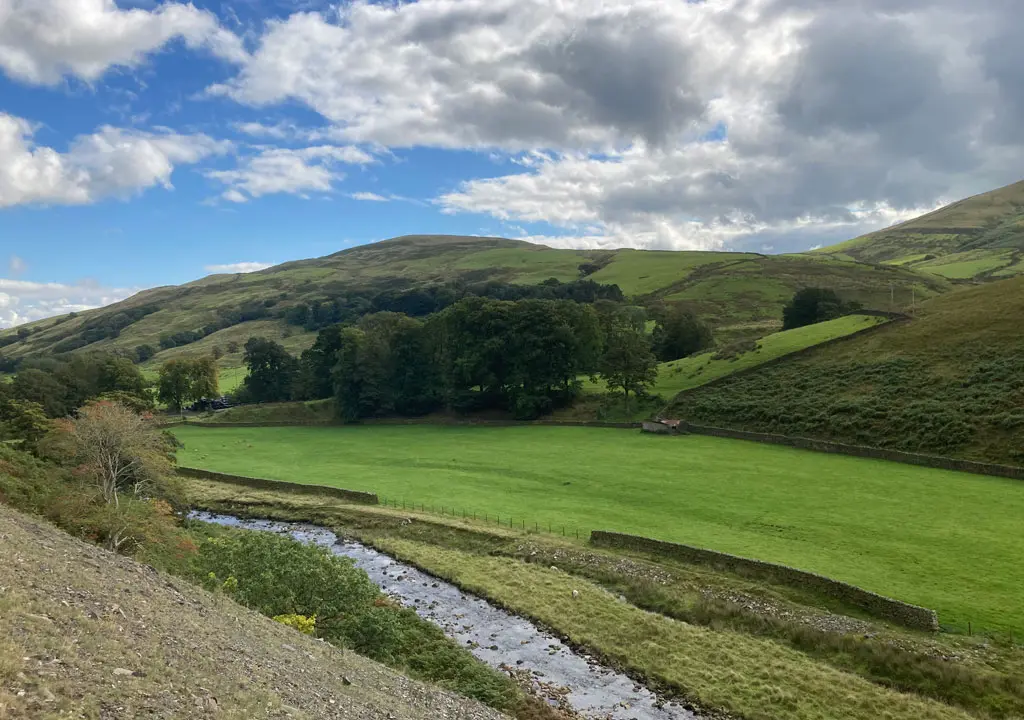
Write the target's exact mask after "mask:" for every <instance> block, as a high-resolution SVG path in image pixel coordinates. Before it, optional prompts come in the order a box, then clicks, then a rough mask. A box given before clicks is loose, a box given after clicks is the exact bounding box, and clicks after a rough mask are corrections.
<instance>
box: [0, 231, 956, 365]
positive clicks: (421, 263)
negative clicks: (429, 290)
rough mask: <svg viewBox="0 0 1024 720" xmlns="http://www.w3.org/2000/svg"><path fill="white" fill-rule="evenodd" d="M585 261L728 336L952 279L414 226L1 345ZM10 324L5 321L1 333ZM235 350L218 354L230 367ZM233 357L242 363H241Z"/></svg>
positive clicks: (18, 347)
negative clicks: (113, 319) (798, 305)
mask: <svg viewBox="0 0 1024 720" xmlns="http://www.w3.org/2000/svg"><path fill="white" fill-rule="evenodd" d="M584 262H597V263H599V264H600V263H604V266H603V267H602V268H601V269H600V270H598V271H597V272H595V273H594V274H593V275H591V276H590V277H591V278H592V279H594V280H595V281H598V282H605V283H618V284H619V286H620V287H621V288H622V290H623V292H625V293H627V294H629V295H645V296H654V297H665V298H667V299H669V300H671V301H673V302H686V303H688V304H689V305H690V306H691V307H693V309H694V310H696V311H697V312H699V313H700V314H701V315H703V316H705V317H707V318H709V319H711V320H712V321H714V322H715V323H716V324H717V325H718V326H719V328H720V330H721V334H722V336H723V337H728V336H730V335H731V334H737V333H738V334H745V335H750V334H756V335H760V334H764V332H770V331H771V329H773V326H776V325H775V324H776V323H777V321H778V318H779V317H780V316H781V308H782V305H783V304H784V303H785V301H786V300H787V299H788V298H789V297H791V296H792V294H793V292H794V291H795V290H796V289H799V288H801V287H805V286H807V285H826V286H829V287H834V288H836V289H837V290H838V291H839V292H840V293H841V294H843V295H844V296H846V297H848V298H850V299H856V300H859V301H861V302H863V303H864V304H865V305H866V306H867V307H873V308H882V309H887V308H888V306H889V292H890V291H889V288H890V284H894V286H895V287H896V289H897V295H898V297H897V304H900V305H902V304H904V303H908V302H909V300H910V297H911V290H912V289H913V290H914V291H915V292H916V293H917V297H918V298H919V299H920V298H923V297H927V296H930V295H934V294H937V293H941V292H944V291H946V290H948V289H949V285H948V284H947V283H946V282H945V281H944V280H942V279H940V278H936V277H934V276H930V275H927V274H922V273H915V272H914V271H911V270H906V269H903V268H896V267H881V266H869V265H864V264H860V263H854V262H848V261H844V260H838V259H833V258H825V257H814V256H758V255H750V254H739V253H714V252H657V251H638V250H617V251H582V250H555V249H552V248H548V247H544V246H540V245H533V244H530V243H526V242H522V241H518V240H505V239H500V238H473V237H458V236H413V237H407V238H398V239H395V240H389V241H384V242H380V243H375V244H372V245H366V246H360V247H356V248H352V249H349V250H346V251H343V252H340V253H337V254H335V255H330V256H327V257H324V258H318V259H315V260H303V261H298V262H292V263H286V264H284V265H279V266H277V267H275V268H270V269H268V270H264V271H261V272H258V273H250V274H246V275H214V276H210V277H207V278H203V279H202V280H198V281H196V282H193V283H189V284H187V285H182V286H179V287H164V288H156V289H153V290H147V291H145V292H142V293H139V294H138V295H136V296H134V297H132V298H130V299H128V300H126V301H124V302H123V303H119V304H117V305H114V306H110V307H108V308H103V309H100V310H92V311H88V312H83V313H80V314H79V315H78V316H76V317H74V318H70V317H68V316H65V317H64V318H61V319H50V320H44V321H40V322H38V323H34V324H32V325H30V326H29V327H30V328H33V329H36V332H35V334H33V335H32V336H31V337H29V338H28V339H27V340H25V341H22V342H18V343H15V344H13V345H11V346H9V347H7V348H4V349H3V353H4V354H5V355H8V356H11V357H23V356H33V355H42V354H46V353H47V352H49V351H50V350H51V348H52V346H53V345H55V344H56V343H57V342H59V341H60V340H62V339H64V338H65V337H68V336H69V335H73V334H74V333H75V332H77V331H79V330H80V329H81V328H82V326H83V325H84V324H85V323H86V322H87V321H89V320H90V319H95V318H98V317H100V316H102V315H104V314H107V313H116V312H118V311H119V310H120V309H122V308H130V307H139V306H143V305H147V304H150V303H154V304H156V305H158V306H159V307H160V308H161V309H160V311H158V312H155V313H153V314H151V315H148V316H146V317H144V318H142V319H141V320H139V321H137V322H136V323H134V324H132V325H130V326H128V327H127V328H125V329H124V330H123V331H122V332H121V334H120V335H119V336H118V337H117V338H113V339H108V340H102V341H100V342H97V343H94V344H92V345H89V346H87V347H88V348H95V349H131V348H134V347H135V346H136V345H140V344H151V345H154V346H158V343H159V339H160V336H161V335H162V334H165V333H173V332H178V331H183V330H194V329H197V328H200V327H202V326H203V325H206V324H208V323H210V322H212V321H214V320H215V319H216V317H217V310H218V309H222V308H227V309H230V308H237V307H238V306H240V305H241V304H242V303H243V302H247V301H260V302H268V303H271V304H272V305H271V311H272V312H278V311H281V310H282V309H284V308H287V307H289V306H291V305H294V304H296V303H298V302H302V301H308V300H314V299H323V298H325V297H327V296H330V295H332V294H336V293H338V292H341V291H344V290H352V289H358V288H377V289H380V288H385V287H397V286H403V285H404V286H409V285H416V284H424V283H435V282H443V281H448V280H454V279H462V280H465V281H468V282H473V281H479V280H487V279H496V280H502V281H507V282H516V283H538V282H541V281H543V280H545V279H546V278H549V277H556V278H558V279H560V280H563V281H569V280H573V279H575V278H577V277H578V275H579V271H578V266H579V265H580V264H581V263H584ZM288 331H291V332H292V333H294V334H293V335H292V337H291V338H289V340H290V342H291V344H292V345H293V349H295V350H301V349H303V348H304V347H307V346H308V345H309V344H310V342H311V341H312V336H311V335H309V334H305V333H299V332H297V329H296V328H289V327H288V326H286V325H285V324H284V322H283V321H281V320H262V321H253V322H248V323H243V324H241V325H238V326H236V327H234V328H229V329H227V330H222V331H220V332H218V333H216V334H215V335H213V336H211V337H209V338H206V339H204V340H203V341H201V343H199V344H196V346H186V347H184V348H174V349H171V350H167V351H163V352H161V353H159V354H158V355H157V356H156V357H155V358H154V359H153V360H152V361H151V363H150V364H155V363H160V362H162V361H163V360H165V359H169V358H171V357H175V356H177V355H180V354H183V353H190V352H193V351H194V349H196V348H207V347H212V346H213V345H214V344H218V343H219V344H224V343H226V342H227V341H228V340H230V339H234V340H236V341H242V342H244V340H245V339H247V338H248V337H249V336H251V335H255V334H265V335H268V336H270V337H283V336H284V334H285V333H286V332H288ZM11 332H14V331H13V330H7V331H0V337H2V336H4V335H5V334H7V333H11ZM229 362H236V363H237V359H235V358H230V359H225V360H222V366H223V367H229V365H228V363H229ZM236 366H237V365H236Z"/></svg>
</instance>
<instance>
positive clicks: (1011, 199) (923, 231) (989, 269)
mask: <svg viewBox="0 0 1024 720" xmlns="http://www.w3.org/2000/svg"><path fill="white" fill-rule="evenodd" d="M816 252H817V253H818V254H821V255H828V256H831V257H838V258H846V259H852V260H861V261H863V262H872V263H889V264H892V265H899V266H902V267H909V268H914V269H916V270H921V271H924V272H930V273H935V274H937V275H941V276H943V277H947V278H976V279H993V278H1001V277H1009V276H1012V275H1017V274H1019V273H1024V264H1022V263H1021V259H1022V257H1021V254H1022V252H1024V181H1021V182H1018V183H1014V184H1013V185H1007V186H1006V187H1002V188H999V189H997V190H992V191H991V192H987V193H982V194H981V195H975V196H973V197H969V198H966V199H964V200H960V201H958V202H955V203H953V204H951V205H947V206H946V207H943V208H939V209H938V210H935V211H934V212H930V213H928V214H927V215H922V216H921V217H919V218H915V219H913V220H909V221H907V222H905V223H901V224H899V225H895V226H893V227H891V228H886V229H885V230H879V231H878V232H873V233H870V234H868V235H862V236H861V237H858V238H854V239H853V240H848V241H847V242H844V243H840V244H838V245H832V246H831V247H827V248H822V249H821V250H818V251H816Z"/></svg>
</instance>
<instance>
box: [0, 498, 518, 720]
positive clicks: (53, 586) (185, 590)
mask: <svg viewBox="0 0 1024 720" xmlns="http://www.w3.org/2000/svg"><path fill="white" fill-rule="evenodd" d="M0 538H2V539H3V546H4V552H3V553H0V577H3V578H4V585H5V586H6V587H4V588H2V591H0V638H2V640H0V716H2V717H57V716H58V715H59V716H61V717H64V716H74V717H104V718H131V717H142V716H146V717H174V718H186V717H188V718H191V717H203V718H208V717H223V718H270V717H274V718H285V717H290V718H352V719H353V720H356V719H358V720H362V719H363V718H379V719H381V720H383V718H402V719H406V718H407V719H410V720H413V719H416V720H419V719H421V718H422V719H424V720H425V719H426V718H435V717H444V718H460V720H461V719H463V718H479V719H481V720H483V719H485V718H494V719H495V720H496V719H497V718H500V717H502V716H501V715H500V714H499V713H497V712H496V711H493V710H491V709H489V708H486V707H484V706H483V705H480V704H478V703H476V702H474V701H471V700H467V699H465V698H461V697H459V696H457V695H453V694H451V693H447V692H444V691H441V690H439V689H436V688H432V687H429V686H427V685H423V684H421V683H418V682H414V681H412V680H409V679H408V678H405V677H403V676H401V675H399V674H398V673H396V672H394V671H392V670H389V669H388V668H385V667H384V666H382V665H378V664H377V663H375V662H372V661H370V660H367V659H365V658H361V657H360V656H358V655H356V654H354V653H352V652H343V651H342V650H339V649H337V648H334V647H332V646H331V645H328V644H326V643H321V642H318V641H316V640H314V639H313V638H310V637H307V636H305V635H302V634H300V633H298V632H295V631H294V630H292V629H290V628H287V627H285V626H284V625H281V624H279V623H275V622H273V621H272V620H270V619H268V618H265V617H263V616H262V615H258V614H256V613H254V612H251V611H249V610H246V609H245V608H243V607H241V606H240V605H236V604H235V603H234V602H232V601H230V600H227V599H225V598H222V597H217V596H215V595H212V594H210V593H208V592H206V591H204V590H201V589H199V588H196V587H194V586H192V585H190V584H189V583H187V582H185V581H183V580H179V579H176V578H173V577H171V576H168V575H164V574H162V573H159V572H157V571H155V570H154V569H152V568H151V567H148V566H146V565H142V564H140V563H137V562H135V561H133V560H129V559H127V558H124V557H122V556H119V555H114V554H111V553H109V552H106V551H104V550H101V549H99V548H97V547H95V546H93V545H89V544H86V543H83V542H80V541H78V540H75V539H74V538H72V537H71V536H70V535H66V534H64V533H63V532H61V531H59V530H57V529H56V528H54V527H52V526H50V525H48V524H46V523H44V522H42V521H40V520H36V519H32V518H29V517H27V516H25V515H22V514H20V513H17V512H15V511H13V510H10V509H9V508H7V507H5V506H4V505H2V504H0Z"/></svg>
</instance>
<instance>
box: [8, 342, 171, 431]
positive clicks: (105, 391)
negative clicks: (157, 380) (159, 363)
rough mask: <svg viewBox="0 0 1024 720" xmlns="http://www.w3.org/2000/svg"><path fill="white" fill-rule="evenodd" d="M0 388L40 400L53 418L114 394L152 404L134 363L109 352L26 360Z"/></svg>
mask: <svg viewBox="0 0 1024 720" xmlns="http://www.w3.org/2000/svg"><path fill="white" fill-rule="evenodd" d="M0 387H3V388H4V390H5V392H6V393H8V394H9V396H10V397H13V398H16V399H19V400H26V401H30V402H34V403H37V404H38V405H39V406H40V407H41V408H42V409H43V411H44V413H45V414H46V415H47V416H48V417H51V418H58V417H64V416H65V415H69V414H71V413H72V412H74V411H75V410H76V409H78V408H80V407H81V406H82V405H84V404H85V403H86V402H87V401H89V400H92V399H95V398H99V397H104V396H109V395H112V394H118V395H124V396H130V398H131V399H132V403H133V404H138V405H142V406H148V407H152V405H153V401H152V397H151V396H150V394H149V393H148V391H147V382H146V379H145V378H144V377H143V376H142V373H141V372H140V371H139V369H138V368H137V367H136V366H135V364H134V363H133V362H132V361H131V360H130V359H129V358H125V357H121V356H118V355H113V354H108V353H88V354H82V355H72V356H69V357H63V358H45V359H36V360H26V361H24V362H22V363H21V364H20V365H19V368H18V373H17V374H16V375H15V376H14V378H13V380H12V381H11V382H10V383H8V384H6V386H0Z"/></svg>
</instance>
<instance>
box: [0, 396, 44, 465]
mask: <svg viewBox="0 0 1024 720" xmlns="http://www.w3.org/2000/svg"><path fill="white" fill-rule="evenodd" d="M0 390H2V388H0ZM50 428H51V420H50V419H49V418H48V417H46V413H45V412H44V411H43V406H42V405H40V404H39V403H35V402H32V401H31V400H21V399H19V398H16V397H11V396H10V395H9V394H7V393H4V392H0V441H4V440H13V441H15V442H18V443H21V445H22V447H23V448H25V449H27V450H34V449H35V447H36V445H37V444H38V443H39V441H40V440H42V439H43V438H44V437H45V436H46V434H47V433H48V432H49V431H50Z"/></svg>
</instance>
